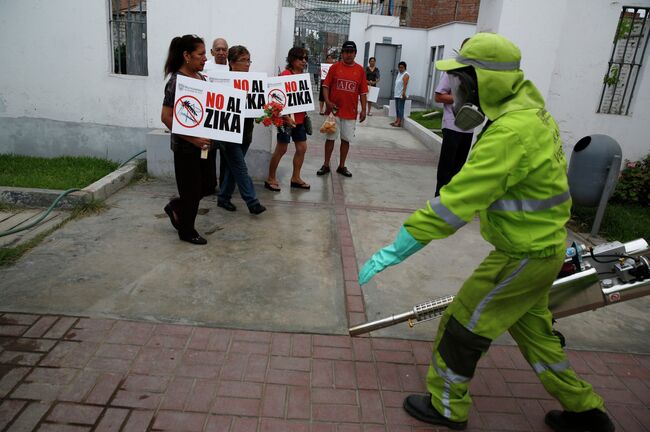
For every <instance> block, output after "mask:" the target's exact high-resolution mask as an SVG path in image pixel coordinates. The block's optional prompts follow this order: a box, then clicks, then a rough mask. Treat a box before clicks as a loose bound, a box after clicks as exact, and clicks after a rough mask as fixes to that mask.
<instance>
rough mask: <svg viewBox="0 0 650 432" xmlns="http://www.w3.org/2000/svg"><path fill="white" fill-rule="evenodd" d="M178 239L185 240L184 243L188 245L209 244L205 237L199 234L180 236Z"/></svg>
mask: <svg viewBox="0 0 650 432" xmlns="http://www.w3.org/2000/svg"><path fill="white" fill-rule="evenodd" d="M178 238H179V239H181V240H183V241H186V242H188V243H192V244H195V245H204V244H208V241H207V240H206V239H204V238H203V237H201V236H200V235H199V233H194V234H191V235H181V234H178Z"/></svg>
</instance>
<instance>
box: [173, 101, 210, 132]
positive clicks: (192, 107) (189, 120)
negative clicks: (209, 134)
mask: <svg viewBox="0 0 650 432" xmlns="http://www.w3.org/2000/svg"><path fill="white" fill-rule="evenodd" d="M174 116H175V117H176V121H178V122H179V123H180V124H181V125H183V127H186V128H194V127H197V126H198V125H199V124H200V123H201V120H203V105H201V102H199V100H198V99H197V98H195V97H194V96H190V95H185V96H182V97H180V98H179V99H178V100H177V101H176V106H175V107H174Z"/></svg>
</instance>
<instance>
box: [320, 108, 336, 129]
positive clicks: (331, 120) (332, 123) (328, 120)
mask: <svg viewBox="0 0 650 432" xmlns="http://www.w3.org/2000/svg"><path fill="white" fill-rule="evenodd" d="M320 132H321V133H323V134H331V133H334V132H336V117H334V114H332V113H330V114H329V115H328V116H327V117H325V121H324V122H323V125H322V126H321V127H320Z"/></svg>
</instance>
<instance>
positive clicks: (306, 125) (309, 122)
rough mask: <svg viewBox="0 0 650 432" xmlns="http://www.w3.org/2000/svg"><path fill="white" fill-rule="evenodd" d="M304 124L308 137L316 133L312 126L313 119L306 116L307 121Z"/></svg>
mask: <svg viewBox="0 0 650 432" xmlns="http://www.w3.org/2000/svg"><path fill="white" fill-rule="evenodd" d="M303 123H304V125H305V132H306V133H307V135H311V134H312V133H313V132H314V130H313V129H312V125H311V117H309V116H308V115H307V114H305V120H304V122H303Z"/></svg>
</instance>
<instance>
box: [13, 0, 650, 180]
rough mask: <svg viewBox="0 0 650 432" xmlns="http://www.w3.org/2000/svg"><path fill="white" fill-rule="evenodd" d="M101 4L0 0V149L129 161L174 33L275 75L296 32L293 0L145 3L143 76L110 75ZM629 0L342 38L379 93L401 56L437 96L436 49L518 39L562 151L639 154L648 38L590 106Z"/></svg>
mask: <svg viewBox="0 0 650 432" xmlns="http://www.w3.org/2000/svg"><path fill="white" fill-rule="evenodd" d="M109 4H110V3H109V1H108V0H94V1H88V0H58V1H56V2H53V1H48V0H20V1H18V0H0V54H1V55H2V58H3V68H2V72H1V73H0V152H3V153H10V152H11V153H20V154H28V155H39V156H56V155H91V156H100V157H108V158H110V159H114V160H124V159H125V158H126V157H128V156H130V155H132V154H134V153H136V152H138V151H139V150H142V149H143V148H144V143H145V140H146V135H147V133H149V132H150V131H151V130H153V129H161V128H162V127H163V126H162V123H161V122H160V110H161V104H162V99H163V88H164V84H165V79H164V77H163V71H162V69H163V64H164V61H165V58H166V56H167V50H168V47H169V42H170V41H171V39H172V38H173V37H174V36H179V35H183V34H186V33H193V34H197V35H199V36H201V37H203V38H204V39H205V41H206V45H207V47H208V48H209V47H210V45H211V41H212V40H213V39H214V38H216V37H223V38H225V39H226V40H228V42H229V44H230V45H231V46H232V45H236V44H239V45H244V46H246V47H247V48H248V49H249V50H250V52H251V58H252V60H253V64H252V65H251V71H255V72H266V73H268V74H269V75H276V74H277V73H278V70H279V69H282V68H284V58H285V56H286V53H287V51H288V49H289V48H290V47H291V46H292V44H293V35H294V20H295V11H294V10H293V9H291V8H283V7H282V5H281V0H238V1H236V2H233V1H227V0H193V1H192V2H174V1H171V0H155V1H148V2H147V11H146V23H147V24H146V28H147V32H146V35H144V36H143V37H146V39H147V53H146V55H147V60H146V61H147V70H148V75H146V76H138V75H122V74H115V73H113V58H112V57H113V56H112V48H111V31H110V27H109V19H110V15H111V14H110V6H109ZM623 6H639V7H650V0H635V1H633V2H631V3H625V4H623V3H622V2H620V1H611V0H547V1H544V2H540V1H536V0H482V1H481V7H480V13H479V20H478V23H477V24H476V25H474V24H470V23H451V24H447V25H444V26H441V27H437V28H432V29H413V28H404V27H399V21H398V19H397V18H395V17H389V16H375V15H367V14H358V13H353V14H352V16H351V23H350V39H351V40H354V41H355V42H356V43H357V47H358V55H357V62H359V63H364V62H365V61H366V59H367V58H368V57H369V56H375V57H377V58H378V66H379V68H380V70H381V73H382V81H381V83H380V86H381V90H382V93H383V95H384V97H390V96H392V93H391V88H392V84H393V80H394V75H391V71H394V70H395V69H396V68H397V67H396V65H397V62H398V61H405V62H406V63H407V64H408V71H409V72H410V75H411V81H410V84H409V90H408V93H409V95H410V97H412V98H414V99H418V100H422V101H425V102H427V103H429V104H432V103H433V91H434V89H435V85H436V83H437V78H438V76H439V74H438V73H437V71H436V70H435V67H434V64H435V60H437V59H439V58H443V57H450V56H453V55H454V50H455V49H458V48H459V47H460V44H461V42H462V41H463V39H465V38H466V37H469V36H471V35H472V34H474V33H475V32H476V31H493V32H498V33H500V34H503V35H504V36H506V37H508V38H510V39H511V40H512V41H513V42H515V43H516V44H517V45H518V46H519V47H520V48H521V50H522V55H523V61H522V69H523V70H524V72H525V73H526V76H527V77H528V78H529V79H531V80H532V81H533V82H534V83H535V84H536V85H537V87H538V88H539V89H540V91H541V93H542V95H543V96H544V98H545V99H546V103H547V107H548V109H549V111H550V112H551V113H552V114H553V116H554V117H555V118H556V119H557V121H558V123H559V125H560V129H561V132H562V137H563V140H564V142H565V150H567V153H570V150H571V148H572V147H573V145H574V144H575V143H576V142H577V141H578V140H579V139H580V138H582V137H584V136H586V135H591V134H606V135H609V136H611V137H613V138H614V139H616V140H617V141H618V142H619V143H620V144H621V146H622V148H623V157H624V158H627V159H631V160H637V159H640V158H642V157H643V156H645V155H646V154H647V153H648V152H649V151H650V139H648V138H647V134H646V132H645V128H646V126H647V125H648V124H650V76H649V74H650V72H649V67H650V66H649V65H648V64H647V63H648V62H650V59H649V57H650V52H649V51H650V50H646V51H645V54H644V55H643V56H642V61H643V64H642V65H641V67H640V69H639V70H640V73H639V74H638V76H637V77H636V82H635V85H634V94H633V96H632V98H631V99H630V101H629V106H628V107H627V108H629V109H628V110H627V112H626V113H624V114H603V113H598V112H597V111H598V108H599V101H600V98H601V94H602V92H603V77H604V76H605V75H606V74H607V71H608V67H609V66H608V64H609V63H608V62H609V60H610V57H611V53H612V47H613V44H612V41H613V39H614V34H615V33H616V31H617V25H618V21H619V17H620V15H621V10H622V8H623ZM644 31H645V32H646V33H647V32H648V31H650V28H646V29H645V30H644ZM380 59H381V62H380ZM386 86H388V87H390V88H386ZM273 135H274V134H273V133H272V130H271V129H268V128H262V127H256V128H255V139H254V142H253V146H252V147H251V153H252V156H251V158H254V157H255V156H254V155H255V154H256V152H257V153H258V154H263V155H265V158H266V159H268V154H269V152H270V150H271V146H272V140H273V138H272V136H273ZM262 159H264V158H262ZM266 159H265V160H266ZM262 165H263V163H262V164H261V165H260V169H261V166H262Z"/></svg>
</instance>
